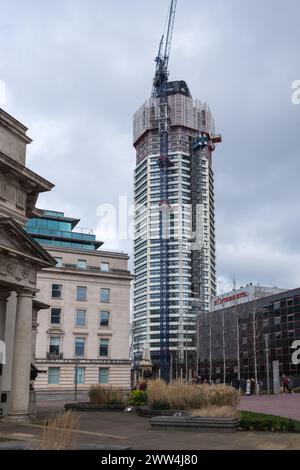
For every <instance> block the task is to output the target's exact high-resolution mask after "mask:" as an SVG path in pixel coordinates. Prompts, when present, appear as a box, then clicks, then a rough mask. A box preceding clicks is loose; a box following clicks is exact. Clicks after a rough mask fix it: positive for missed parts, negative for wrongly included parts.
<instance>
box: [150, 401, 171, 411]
mask: <svg viewBox="0 0 300 470" xmlns="http://www.w3.org/2000/svg"><path fill="white" fill-rule="evenodd" d="M151 408H152V409H153V410H169V409H170V405H169V403H168V402H167V401H163V400H156V401H153V402H152V404H151Z"/></svg>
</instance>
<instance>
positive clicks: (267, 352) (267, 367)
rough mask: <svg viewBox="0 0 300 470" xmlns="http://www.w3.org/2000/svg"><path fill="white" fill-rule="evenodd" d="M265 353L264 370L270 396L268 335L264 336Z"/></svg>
mask: <svg viewBox="0 0 300 470" xmlns="http://www.w3.org/2000/svg"><path fill="white" fill-rule="evenodd" d="M265 352H266V369H267V391H268V395H270V364H269V335H268V334H265Z"/></svg>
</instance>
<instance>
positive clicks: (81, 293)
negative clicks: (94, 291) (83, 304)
mask: <svg viewBox="0 0 300 470" xmlns="http://www.w3.org/2000/svg"><path fill="white" fill-rule="evenodd" d="M76 300H83V301H85V300H86V287H77V294H76Z"/></svg>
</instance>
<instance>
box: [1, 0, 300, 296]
mask: <svg viewBox="0 0 300 470" xmlns="http://www.w3.org/2000/svg"><path fill="white" fill-rule="evenodd" d="M168 3H169V2H168V0H164V1H163V2H161V1H159V0H151V2H150V1H146V0H126V1H120V0H110V1H104V0H88V1H83V0H52V1H49V0H48V1H47V0H46V1H43V2H41V1H38V0H26V1H24V2H22V1H20V0H11V1H10V2H9V3H8V2H6V1H4V0H0V12H1V18H0V80H4V81H5V82H6V85H7V89H8V96H9V100H8V103H7V106H6V108H5V109H6V110H7V111H8V112H10V113H11V114H13V115H14V116H16V117H17V118H18V119H20V120H21V121H22V122H24V123H25V124H26V125H28V127H29V129H30V130H29V134H30V136H31V137H33V138H34V143H33V144H32V145H31V146H30V147H29V149H28V161H29V165H30V166H31V167H32V169H33V170H35V171H37V172H38V173H40V174H42V175H43V176H44V177H46V178H48V179H50V181H52V182H54V183H55V184H56V188H55V189H54V191H53V192H52V193H51V194H48V195H43V196H42V197H41V199H40V206H43V207H48V208H52V209H61V210H65V211H66V213H68V215H70V216H78V217H81V218H82V225H83V226H91V227H94V228H96V227H97V224H98V219H97V216H96V210H97V207H98V205H99V204H101V203H109V202H111V203H114V204H116V202H117V199H118V196H119V195H128V197H129V200H132V192H133V187H132V186H133V170H134V164H135V161H134V158H135V156H134V150H133V148H132V146H131V139H132V115H133V113H134V111H135V110H136V108H137V107H138V106H139V105H140V104H141V103H142V102H143V101H144V100H145V99H147V98H148V97H149V95H150V91H151V83H152V76H153V73H154V61H153V60H154V56H155V54H156V51H157V47H158V41H159V37H160V34H161V32H162V28H163V24H164V21H165V16H166V12H167V8H168ZM299 15H300V3H299V1H298V0H287V1H286V2H285V4H284V7H283V4H282V2H281V1H279V0H260V1H259V0H252V1H251V2H248V1H246V0H216V1H214V2H211V0H202V1H201V2H200V1H197V0H179V1H178V14H177V17H176V24H175V34H174V46H173V48H172V55H171V60H170V70H171V73H170V78H171V79H185V80H186V81H187V83H188V84H189V87H190V89H191V92H192V94H193V96H194V97H197V98H199V99H201V100H203V101H207V102H208V103H209V104H210V106H211V108H212V111H213V113H214V116H215V119H216V125H217V130H218V131H220V132H221V133H222V135H223V143H222V144H221V145H220V146H219V147H218V148H217V150H216V152H215V155H214V170H215V188H216V216H217V221H216V222H217V224H216V226H217V240H218V253H217V255H218V273H219V276H220V278H221V279H223V280H225V281H224V282H227V284H228V283H230V277H231V276H232V275H234V276H235V277H236V278H237V279H241V281H242V282H243V283H246V282H247V281H252V282H255V281H256V280H257V281H258V282H261V283H269V281H270V280H274V283H276V284H278V285H283V286H286V287H289V286H291V287H294V286H295V285H297V283H298V278H299V269H298V265H299V263H298V260H299V257H300V249H299V244H298V240H299V235H300V234H299V226H300V224H299V184H298V175H299V172H300V161H299V144H298V141H299V138H298V135H299V122H300V106H295V105H293V104H292V103H291V93H292V90H291V84H292V81H293V80H296V79H300V70H299V63H300V60H299V59H300V57H299V55H300V53H299V39H300V38H299V36H300V34H299V25H298V21H299V20H298V19H299ZM100 237H101V234H100ZM105 242H106V245H105V246H106V248H110V247H111V245H113V247H115V242H114V243H113V242H112V241H111V245H110V240H105ZM119 248H121V249H124V250H127V251H130V253H131V250H132V247H131V242H130V241H127V242H121V243H120V244H119ZM248 278H249V279H248ZM226 280H227V281H226Z"/></svg>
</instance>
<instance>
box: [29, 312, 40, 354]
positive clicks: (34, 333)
mask: <svg viewBox="0 0 300 470" xmlns="http://www.w3.org/2000/svg"><path fill="white" fill-rule="evenodd" d="M38 312H39V309H38V308H34V309H33V310H32V342H31V345H32V346H31V347H32V350H31V356H32V359H31V362H33V363H34V362H35V349H36V337H37V329H38V327H39V323H38V322H37V318H38Z"/></svg>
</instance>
